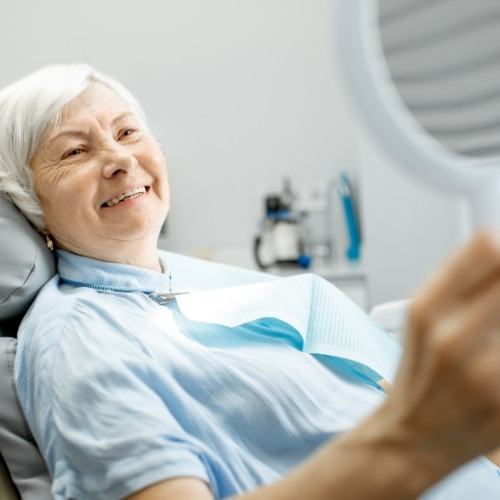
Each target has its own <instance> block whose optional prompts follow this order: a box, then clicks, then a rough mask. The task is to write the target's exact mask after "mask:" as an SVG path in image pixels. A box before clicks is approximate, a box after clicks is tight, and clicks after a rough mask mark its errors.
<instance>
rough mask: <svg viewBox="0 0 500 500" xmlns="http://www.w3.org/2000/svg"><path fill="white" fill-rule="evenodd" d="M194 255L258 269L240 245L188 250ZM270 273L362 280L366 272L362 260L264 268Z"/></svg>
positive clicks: (248, 252)
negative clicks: (309, 265) (310, 274)
mask: <svg viewBox="0 0 500 500" xmlns="http://www.w3.org/2000/svg"><path fill="white" fill-rule="evenodd" d="M190 254H191V255H193V256H195V257H202V258H206V259H207V260H213V261H216V262H222V263H225V264H231V265H233V266H238V267H244V268H246V269H252V270H259V269H258V267H257V265H256V263H255V261H254V259H253V255H252V252H251V250H250V249H247V248H241V247H227V248H218V249H212V250H208V249H205V250H203V251H202V250H201V249H200V250H199V251H194V252H190ZM266 272H268V273H270V274H275V275H277V276H292V275H294V274H299V273H315V274H318V275H319V276H322V277H323V278H325V279H327V280H329V281H333V282H335V281H337V280H345V281H348V280H364V279H365V276H366V273H365V268H364V266H363V262H353V263H350V262H346V261H344V262H340V261H333V262H331V263H329V262H322V263H318V264H317V265H314V264H313V265H312V266H311V267H310V268H307V269H304V268H300V267H296V268H295V267H294V268H287V269H284V268H278V267H273V268H269V269H267V270H266Z"/></svg>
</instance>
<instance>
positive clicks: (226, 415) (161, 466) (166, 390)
mask: <svg viewBox="0 0 500 500" xmlns="http://www.w3.org/2000/svg"><path fill="white" fill-rule="evenodd" d="M58 256H59V262H58V272H59V274H58V275H57V276H56V277H54V278H53V279H52V280H51V281H50V282H49V283H47V285H46V286H45V287H44V288H43V290H42V291H41V293H40V294H39V296H38V297H37V300H36V301H35V303H34V305H33V306H32V308H31V309H30V311H29V313H28V314H27V316H26V317H25V319H24V321H23V323H22V325H21V328H20V331H19V345H18V353H17V358H16V386H17V390H18V394H19V398H20V402H21V406H22V408H23V410H24V413H25V415H26V418H27V420H28V423H29V425H30V428H31V429H32V432H33V435H34V437H35V439H36V441H37V443H38V445H39V447H40V449H41V451H42V453H43V455H44V457H45V460H46V462H47V464H48V467H49V471H50V473H51V476H52V478H53V494H54V496H55V497H56V499H63V498H64V499H66V498H75V499H79V498H92V499H113V498H122V497H124V496H127V495H129V494H131V493H133V492H135V491H137V490H139V489H142V488H144V487H146V486H148V485H151V484H153V483H155V482H158V481H162V480H165V479H169V478H174V477H181V476H184V477H185V476H189V477H196V478H199V479H201V480H203V481H206V482H207V483H208V484H209V486H210V488H211V490H212V492H213V494H214V496H215V497H216V498H223V497H226V496H230V495H233V494H237V493H241V492H243V491H248V490H252V489H254V488H256V487H257V486H260V485H263V484H267V483H270V482H273V481H275V480H277V479H278V478H280V477H281V476H283V475H284V474H286V473H287V472H288V471H289V470H290V468H292V467H293V466H295V465H297V464H298V463H299V462H301V461H303V460H305V459H306V458H307V457H308V456H309V455H311V454H312V453H313V452H314V451H315V450H316V449H317V448H318V446H320V445H321V444H323V443H324V442H325V441H326V440H328V439H330V438H331V437H332V436H335V435H337V434H338V433H342V432H345V431H347V430H349V429H351V428H352V427H354V426H355V425H356V424H357V423H358V422H359V421H360V420H361V419H362V418H364V417H365V416H366V415H367V414H369V413H371V412H372V411H373V410H374V409H375V408H376V407H377V406H378V405H379V404H380V403H381V402H382V401H383V399H384V395H383V393H382V392H381V391H379V390H377V389H376V388H375V387H374V386H371V385H369V384H364V383H361V382H360V381H359V380H356V379H355V378H353V377H350V375H349V374H348V372H346V370H345V369H344V368H345V367H344V368H343V367H342V364H341V363H340V362H338V360H335V359H334V358H328V357H314V356H312V355H310V354H306V353H304V352H301V351H300V350H298V348H297V346H296V345H294V340H293V339H294V338H295V332H294V331H292V330H293V329H291V328H290V327H289V325H287V324H286V323H284V322H282V321H278V320H275V319H273V318H262V319H259V320H256V321H253V322H251V323H247V324H243V325H240V326H239V327H237V328H236V329H235V328H229V327H224V326H222V325H216V324H206V323H199V322H195V321H191V320H189V319H187V318H186V317H184V316H183V315H182V314H181V312H180V310H179V308H178V306H177V304H176V303H175V302H172V303H169V304H166V305H160V304H159V303H158V301H157V300H155V297H154V295H152V294H153V293H154V292H157V291H160V290H161V291H166V290H168V289H169V288H170V285H171V283H170V280H169V277H168V275H167V274H161V273H157V272H154V271H151V270H147V269H143V268H138V267H134V266H127V265H122V264H112V263H106V262H101V261H97V260H93V259H88V258H84V257H80V256H77V255H74V254H70V253H68V252H59V253H58ZM162 259H163V261H164V262H166V265H167V268H168V270H169V271H170V272H171V273H172V279H173V283H172V286H173V288H174V289H177V290H179V289H184V288H198V287H199V285H200V275H199V273H200V269H199V268H197V266H199V264H197V261H196V260H194V259H189V258H187V257H181V256H174V254H169V253H166V252H165V253H162ZM207 266H208V267H207ZM228 269H229V268H228ZM226 274H227V276H228V277H229V278H227V279H226V280H225V278H224V275H225V274H224V266H220V265H214V266H213V268H210V265H207V264H204V268H203V280H201V281H204V284H205V285H206V284H207V282H210V281H213V282H214V283H215V282H216V283H217V286H229V285H232V284H235V283H232V282H231V278H230V276H232V275H233V276H234V273H230V272H227V273H226ZM265 279H271V278H269V277H267V276H265V275H261V274H258V273H253V272H247V273H245V272H240V273H239V274H238V277H237V280H238V281H237V282H238V283H239V284H241V283H244V282H248V283H250V282H252V281H258V280H265ZM202 285H203V284H202ZM483 465H484V464H483ZM489 473H490V475H489V478H490V479H491V477H492V476H493V472H492V471H489ZM495 473H496V470H495ZM466 484H468V483H466ZM475 491H476V493H477V489H476V490H475ZM436 498H455V497H448V496H446V495H445V496H438V497H436ZM464 498H465V497H464ZM481 498H488V497H485V496H483V497H481ZM491 498H493V497H491Z"/></svg>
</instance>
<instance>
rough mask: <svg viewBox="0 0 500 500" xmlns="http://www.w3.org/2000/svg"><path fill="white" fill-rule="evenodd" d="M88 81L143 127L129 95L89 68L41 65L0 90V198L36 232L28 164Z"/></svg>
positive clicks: (39, 221) (40, 225)
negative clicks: (107, 91) (127, 108)
mask: <svg viewBox="0 0 500 500" xmlns="http://www.w3.org/2000/svg"><path fill="white" fill-rule="evenodd" d="M91 82H99V83H101V84H103V85H106V86H107V87H108V88H110V89H111V90H112V91H114V92H115V93H116V94H117V95H118V96H119V97H120V98H121V99H123V101H124V102H126V103H127V104H128V105H129V106H130V107H131V109H132V111H133V112H134V113H135V114H136V115H137V117H138V119H139V120H140V122H141V125H142V126H143V127H144V128H146V127H147V126H146V120H145V117H144V114H143V112H142V109H141V107H140V105H139V103H138V102H137V101H136V99H135V98H134V97H133V96H132V94H131V93H130V92H129V91H128V90H127V89H126V88H125V87H124V86H123V85H122V84H121V83H119V82H118V81H116V80H114V79H112V78H110V77H107V76H105V75H103V74H101V73H99V72H97V71H96V70H95V69H94V68H92V67H90V66H88V65H87V64H57V65H51V66H44V67H43V68H41V69H39V70H38V71H35V72H34V73H31V74H29V75H27V76H25V77H24V78H22V79H21V80H18V81H17V82H15V83H13V84H12V85H10V86H8V87H5V88H4V89H2V90H0V194H1V195H3V196H5V197H7V198H9V199H10V200H11V201H12V202H13V203H14V205H16V206H17V208H19V210H20V211H21V212H22V213H23V214H24V216H25V217H26V218H27V219H28V220H29V221H30V222H31V223H32V224H33V226H34V227H35V228H36V229H37V230H42V229H44V227H45V221H44V216H43V212H42V207H41V205H40V200H39V199H38V196H37V195H36V192H35V187H34V180H33V172H32V170H31V167H30V165H29V163H30V161H31V159H32V157H33V155H34V154H35V151H36V150H37V148H38V146H39V145H40V141H41V140H42V138H43V136H44V133H45V132H46V131H47V130H48V129H49V128H50V127H53V126H54V125H55V124H56V123H57V121H58V119H59V117H60V114H61V110H62V108H63V106H64V105H65V104H67V103H69V102H70V101H71V100H72V99H74V98H75V97H77V96H78V95H80V94H81V93H82V92H83V91H84V90H85V89H86V88H87V87H88V86H89V84H90V83H91Z"/></svg>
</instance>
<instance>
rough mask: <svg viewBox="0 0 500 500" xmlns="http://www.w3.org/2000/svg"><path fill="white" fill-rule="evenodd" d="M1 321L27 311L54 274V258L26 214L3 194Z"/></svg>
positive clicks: (0, 205)
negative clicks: (24, 215) (25, 216)
mask: <svg viewBox="0 0 500 500" xmlns="http://www.w3.org/2000/svg"><path fill="white" fill-rule="evenodd" d="M0 256H1V258H0V277H1V278H0V322H2V321H3V320H5V319H8V318H12V317H13V316H16V315H19V314H22V313H24V312H25V311H26V309H27V308H28V306H29V304H30V303H31V301H32V300H33V299H34V298H35V296H36V294H37V292H38V290H39V289H40V288H41V287H42V285H43V284H44V283H45V282H47V281H48V280H49V279H50V278H51V277H52V276H53V275H54V273H55V265H54V258H53V256H52V255H51V253H50V252H49V250H48V248H47V247H46V246H45V244H44V241H43V238H42V237H41V236H40V235H39V234H37V233H36V232H35V231H34V230H33V228H32V227H31V226H30V224H29V223H28V222H27V220H26V219H25V218H24V217H23V215H22V214H21V213H20V212H19V211H18V210H17V209H16V208H15V207H14V205H12V203H10V202H9V201H7V200H6V199H4V198H2V197H1V196H0Z"/></svg>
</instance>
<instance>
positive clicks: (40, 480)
mask: <svg viewBox="0 0 500 500" xmlns="http://www.w3.org/2000/svg"><path fill="white" fill-rule="evenodd" d="M169 255H170V256H171V257H172V258H176V259H183V260H186V259H187V260H188V261H189V265H190V266H191V267H194V268H195V269H196V270H199V273H196V274H198V275H199V277H200V278H199V280H198V282H197V283H194V286H195V288H198V289H202V288H209V287H217V286H221V287H222V286H230V285H232V284H242V283H245V282H247V283H248V282H252V281H259V280H262V279H263V277H264V276H267V278H268V275H264V274H263V273H260V272H255V271H250V270H246V269H240V268H234V267H232V266H226V265H225V264H217V263H213V262H207V261H203V260H201V259H195V258H192V257H186V256H181V255H178V254H173V253H169ZM229 270H230V272H228V271H229ZM54 273H55V260H54V257H53V255H52V254H51V253H50V252H49V250H48V249H47V248H46V247H45V242H44V240H43V238H41V236H40V235H39V234H38V233H37V232H35V231H34V230H33V228H32V227H31V226H30V224H29V223H28V222H27V221H26V220H25V218H24V217H23V215H22V214H21V213H20V212H19V211H18V210H17V209H16V208H15V207H14V206H13V205H12V204H11V203H10V202H9V201H7V200H6V199H4V198H2V197H1V196H0V499H1V500H14V499H22V500H48V499H52V495H51V492H50V488H51V479H50V476H49V474H48V471H47V467H46V465H45V462H44V460H43V458H42V456H41V454H40V452H39V451H38V448H37V445H36V443H35V441H34V439H33V437H32V435H31V433H30V430H29V428H28V425H27V423H26V421H25V419H24V416H23V414H22V411H21V408H20V406H19V403H18V400H17V396H16V391H15V386H14V360H15V356H16V345H17V340H16V333H17V329H18V326H19V323H20V321H21V319H22V316H23V314H24V313H25V312H26V311H27V309H28V308H29V306H30V304H31V302H32V301H33V300H34V298H35V297H36V294H37V293H38V291H39V290H40V288H41V287H42V286H43V285H44V284H45V283H46V282H47V281H48V280H49V279H50V278H51V277H52V276H53V275H54ZM229 275H230V281H231V282H229V281H228V278H227V276H229ZM224 276H226V277H224ZM208 284H210V286H208ZM54 306H55V305H54ZM404 306H405V303H404V302H402V303H394V304H388V305H383V306H380V307H378V308H375V309H374V311H373V313H374V316H373V318H374V319H375V320H376V321H377V320H378V321H380V322H382V323H381V324H382V326H383V322H386V323H387V325H388V326H389V331H391V333H397V332H396V326H398V327H399V324H403V323H402V321H403V319H404Z"/></svg>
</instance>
